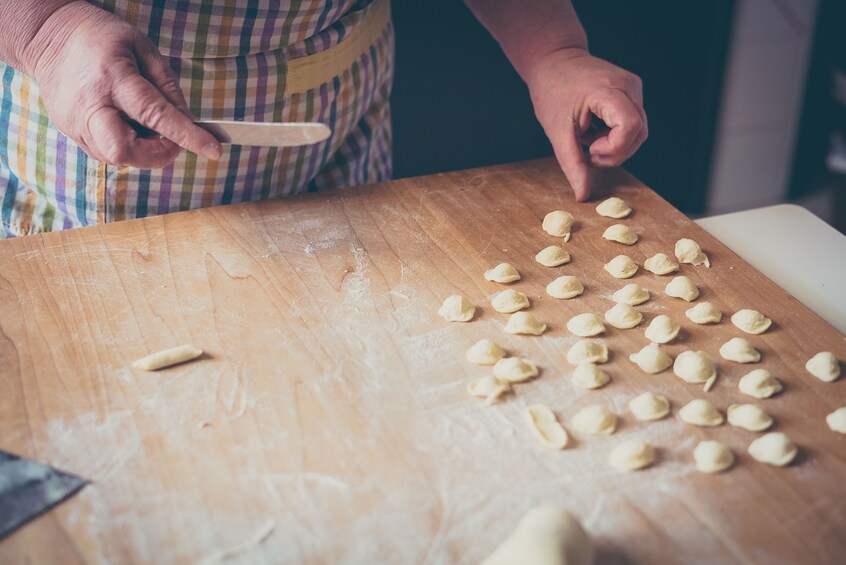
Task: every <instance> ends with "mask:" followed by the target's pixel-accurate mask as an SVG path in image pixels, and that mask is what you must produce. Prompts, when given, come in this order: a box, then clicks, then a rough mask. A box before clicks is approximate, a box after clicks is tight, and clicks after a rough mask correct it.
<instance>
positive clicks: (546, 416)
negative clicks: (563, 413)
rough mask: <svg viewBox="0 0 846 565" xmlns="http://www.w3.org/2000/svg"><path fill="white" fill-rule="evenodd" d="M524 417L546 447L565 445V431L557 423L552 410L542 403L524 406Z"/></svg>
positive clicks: (557, 447) (566, 439) (554, 447)
mask: <svg viewBox="0 0 846 565" xmlns="http://www.w3.org/2000/svg"><path fill="white" fill-rule="evenodd" d="M526 419H527V420H528V421H529V427H530V428H531V430H532V433H533V434H534V435H535V437H536V438H537V439H538V441H540V442H541V443H542V444H543V445H545V446H546V447H551V448H552V449H564V448H565V447H567V441H568V440H569V437H568V436H567V431H566V430H565V429H564V427H563V426H562V425H561V424H559V423H558V420H557V419H556V418H555V414H553V413H552V410H550V409H549V408H547V407H546V406H544V405H543V404H533V405H531V406H528V407H526Z"/></svg>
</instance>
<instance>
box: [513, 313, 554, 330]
mask: <svg viewBox="0 0 846 565" xmlns="http://www.w3.org/2000/svg"><path fill="white" fill-rule="evenodd" d="M505 331H506V332H508V333H510V334H521V335H540V334H542V333H543V332H545V331H546V324H544V323H543V322H541V321H540V320H538V319H537V318H535V315H534V314H532V313H531V312H514V313H513V314H511V317H509V318H508V323H507V324H505Z"/></svg>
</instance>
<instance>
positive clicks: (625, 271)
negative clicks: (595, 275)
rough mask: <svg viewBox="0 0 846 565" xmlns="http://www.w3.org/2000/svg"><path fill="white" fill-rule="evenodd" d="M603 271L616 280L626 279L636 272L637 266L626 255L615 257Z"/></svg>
mask: <svg viewBox="0 0 846 565" xmlns="http://www.w3.org/2000/svg"><path fill="white" fill-rule="evenodd" d="M605 270H606V271H608V273H609V274H610V275H611V276H612V277H614V278H616V279H627V278H629V277H632V276H634V274H635V273H636V272H637V265H636V264H635V262H634V261H632V258H631V257H629V256H627V255H617V256H616V257H614V258H613V259H611V260H610V261H608V263H606V265H605Z"/></svg>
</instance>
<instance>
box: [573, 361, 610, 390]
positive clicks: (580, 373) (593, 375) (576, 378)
mask: <svg viewBox="0 0 846 565" xmlns="http://www.w3.org/2000/svg"><path fill="white" fill-rule="evenodd" d="M610 380H611V377H610V376H609V375H608V373H606V372H605V371H603V370H602V369H600V368H599V367H597V366H596V365H594V364H593V363H580V364H579V365H577V366H576V370H575V371H573V385H574V386H576V387H578V388H584V389H588V390H590V389H594V388H601V387H603V386H605V385H606V384H608V382H609V381H610Z"/></svg>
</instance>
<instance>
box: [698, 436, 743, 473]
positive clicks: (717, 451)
mask: <svg viewBox="0 0 846 565" xmlns="http://www.w3.org/2000/svg"><path fill="white" fill-rule="evenodd" d="M693 459H694V460H695V461H696V468H697V469H699V470H700V471H701V472H703V473H719V472H720V471H725V470H726V469H728V468H729V467H731V466H732V465H733V464H734V455H733V454H732V452H731V450H730V449H729V448H728V447H726V446H725V444H724V443H721V442H719V441H714V440H705V441H700V442H699V445H697V446H696V449H694V450H693Z"/></svg>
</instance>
